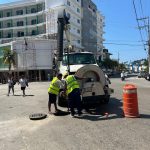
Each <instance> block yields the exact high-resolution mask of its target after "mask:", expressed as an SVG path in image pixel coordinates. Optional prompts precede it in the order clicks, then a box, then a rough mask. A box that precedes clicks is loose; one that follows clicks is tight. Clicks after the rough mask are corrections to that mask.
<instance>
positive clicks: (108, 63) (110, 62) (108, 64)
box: [102, 59, 119, 69]
mask: <svg viewBox="0 0 150 150" xmlns="http://www.w3.org/2000/svg"><path fill="white" fill-rule="evenodd" d="M118 65H119V64H118V62H117V61H116V60H111V59H105V60H104V61H103V62H102V66H103V67H105V68H106V69H115V68H116V67H118Z"/></svg>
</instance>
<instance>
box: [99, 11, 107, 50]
mask: <svg viewBox="0 0 150 150" xmlns="http://www.w3.org/2000/svg"><path fill="white" fill-rule="evenodd" d="M104 19H105V18H104V16H103V15H102V14H101V12H100V11H97V52H100V51H102V50H103V49H104V46H103V41H104V38H103V35H104V33H105V32H104Z"/></svg>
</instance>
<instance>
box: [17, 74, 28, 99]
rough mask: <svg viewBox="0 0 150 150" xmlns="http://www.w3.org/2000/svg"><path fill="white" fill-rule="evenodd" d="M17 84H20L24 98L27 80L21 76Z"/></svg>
mask: <svg viewBox="0 0 150 150" xmlns="http://www.w3.org/2000/svg"><path fill="white" fill-rule="evenodd" d="M18 84H20V86H21V90H22V93H23V96H25V89H26V87H28V80H27V79H26V78H25V77H24V75H22V76H21V78H20V80H19V83H18Z"/></svg>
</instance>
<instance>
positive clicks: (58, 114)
mask: <svg viewBox="0 0 150 150" xmlns="http://www.w3.org/2000/svg"><path fill="white" fill-rule="evenodd" d="M68 114H70V112H68V111H62V110H60V109H59V110H58V112H57V113H54V115H55V116H66V115H68Z"/></svg>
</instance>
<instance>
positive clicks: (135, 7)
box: [133, 0, 146, 50]
mask: <svg viewBox="0 0 150 150" xmlns="http://www.w3.org/2000/svg"><path fill="white" fill-rule="evenodd" d="M133 7H134V13H135V17H136V21H137V25H138V29H139V32H140V36H141V41H142V43H143V47H144V50H146V48H145V44H144V40H143V36H142V32H141V28H140V24H139V21H138V15H137V11H136V7H135V2H134V0H133Z"/></svg>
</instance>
